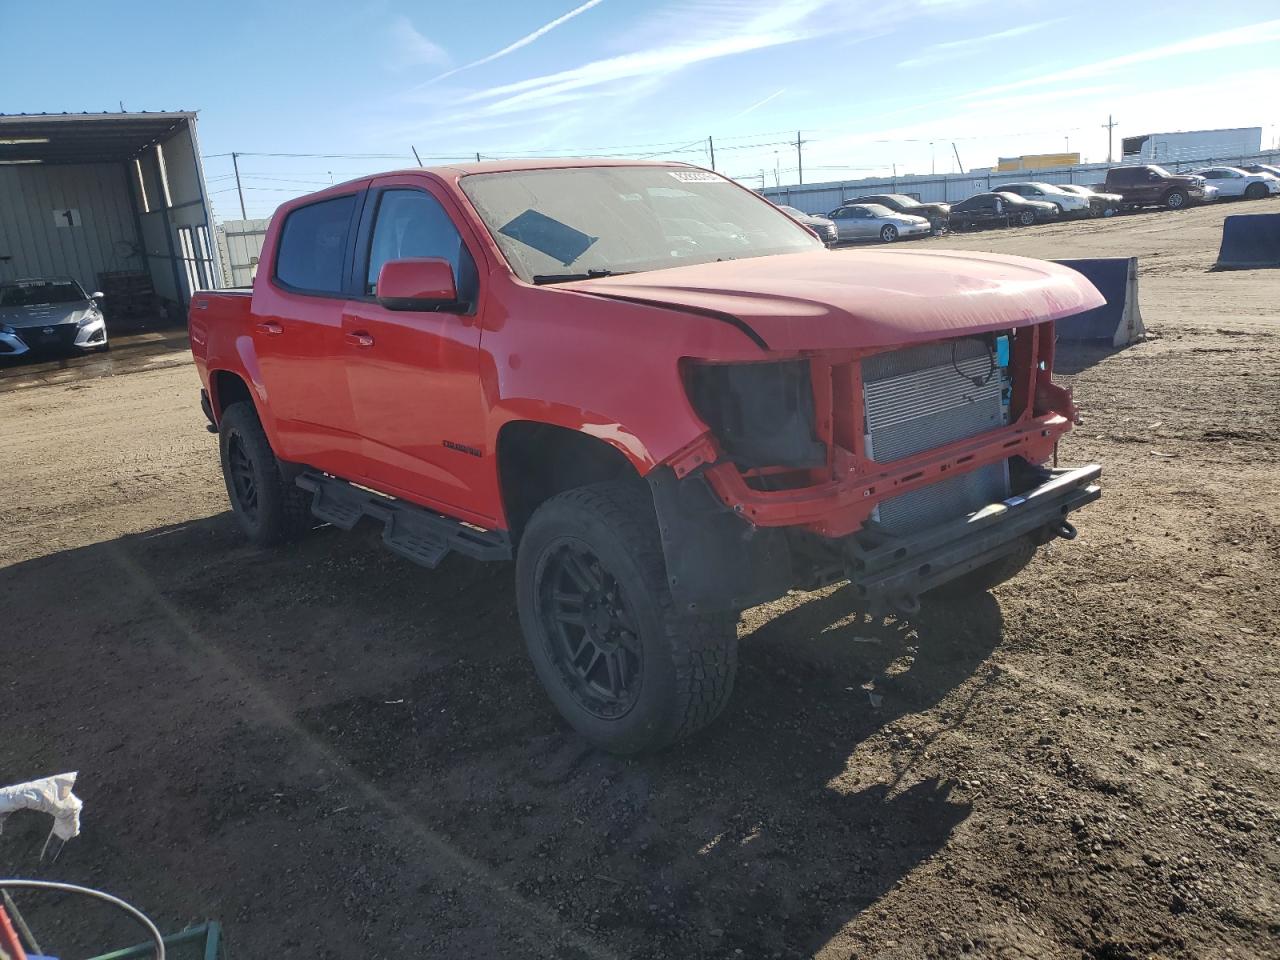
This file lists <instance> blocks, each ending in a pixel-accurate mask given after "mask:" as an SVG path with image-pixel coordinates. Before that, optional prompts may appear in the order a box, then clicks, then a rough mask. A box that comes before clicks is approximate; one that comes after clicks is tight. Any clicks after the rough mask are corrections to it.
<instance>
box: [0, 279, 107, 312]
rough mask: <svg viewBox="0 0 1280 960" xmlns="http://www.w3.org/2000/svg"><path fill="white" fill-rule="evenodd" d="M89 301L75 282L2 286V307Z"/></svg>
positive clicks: (31, 282)
mask: <svg viewBox="0 0 1280 960" xmlns="http://www.w3.org/2000/svg"><path fill="white" fill-rule="evenodd" d="M88 299H89V298H88V297H86V296H85V295H84V291H83V290H81V289H80V284H78V283H76V282H75V281H74V280H28V281H19V282H18V283H14V284H5V285H4V286H0V307H29V306H34V305H35V304H46V303H75V302H76V301H77V300H88Z"/></svg>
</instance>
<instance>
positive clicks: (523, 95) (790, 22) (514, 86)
mask: <svg viewBox="0 0 1280 960" xmlns="http://www.w3.org/2000/svg"><path fill="white" fill-rule="evenodd" d="M829 2H830V0H801V2H793V3H789V4H786V5H784V6H783V7H782V8H765V7H763V6H741V5H738V6H740V9H741V12H743V13H745V14H746V15H745V16H742V17H741V18H740V19H739V21H738V22H737V23H735V24H731V25H724V24H721V25H719V26H722V27H724V28H725V29H721V30H717V31H716V35H714V36H704V37H701V38H699V37H696V36H695V37H688V36H687V32H686V36H685V37H683V38H680V39H675V40H671V41H668V42H667V43H665V44H658V45H655V46H652V47H649V48H646V49H643V50H639V51H636V52H633V53H625V54H620V55H618V56H614V57H607V58H605V59H602V60H593V61H591V62H588V63H585V64H583V65H582V66H579V67H573V68H571V69H569V70H561V71H559V72H557V73H551V74H544V75H542V76H537V77H530V78H528V79H525V80H519V81H516V82H514V83H506V84H500V85H497V86H493V87H489V88H488V89H485V90H479V91H476V92H475V93H472V94H470V95H468V96H466V97H464V98H463V99H462V102H464V103H470V104H482V106H478V107H475V108H473V109H475V110H478V111H479V112H482V113H486V114H500V113H506V112H510V111H514V110H527V109H531V108H534V107H542V106H546V105H548V104H563V103H565V102H567V101H566V98H567V97H568V98H569V99H572V97H571V96H570V95H572V94H576V95H577V96H578V97H586V96H589V95H594V91H595V90H597V89H598V88H600V87H603V86H606V85H609V84H614V83H618V82H620V81H643V82H650V81H652V80H653V79H654V78H660V77H662V76H666V75H669V74H671V73H674V72H676V71H678V70H682V69H684V68H686V67H690V66H693V65H695V64H699V63H704V62H706V61H710V60H717V59H721V58H724V57H731V56H736V55H740V54H744V53H749V52H751V51H754V50H763V49H767V48H769V47H778V46H783V45H786V44H791V43H796V42H798V41H800V40H806V39H810V38H812V37H815V36H820V35H821V34H822V33H824V32H828V31H829V30H830V29H831V27H829V26H827V27H824V26H823V25H821V24H819V23H818V22H817V21H816V19H815V18H814V17H813V14H814V13H816V12H817V11H818V10H820V9H822V8H823V7H825V6H827V5H828V3H829ZM686 26H687V24H686Z"/></svg>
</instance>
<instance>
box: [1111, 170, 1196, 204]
mask: <svg viewBox="0 0 1280 960" xmlns="http://www.w3.org/2000/svg"><path fill="white" fill-rule="evenodd" d="M1102 192H1104V193H1116V194H1119V195H1120V197H1121V203H1122V204H1123V205H1124V207H1125V208H1126V209H1132V208H1133V207H1167V208H1168V209H1170V210H1181V209H1182V208H1184V207H1186V206H1187V205H1188V204H1192V203H1203V202H1204V195H1205V190H1204V180H1203V178H1201V177H1194V176H1180V175H1178V174H1172V173H1170V172H1169V171H1168V170H1166V169H1165V168H1164V167H1161V166H1157V165H1156V164H1146V165H1144V166H1136V167H1112V168H1111V169H1110V170H1108V171H1107V180H1106V183H1105V184H1104V185H1103V191H1102Z"/></svg>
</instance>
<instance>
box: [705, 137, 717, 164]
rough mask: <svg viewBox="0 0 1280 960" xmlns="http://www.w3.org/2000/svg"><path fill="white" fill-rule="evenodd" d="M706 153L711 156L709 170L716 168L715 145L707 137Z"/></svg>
mask: <svg viewBox="0 0 1280 960" xmlns="http://www.w3.org/2000/svg"><path fill="white" fill-rule="evenodd" d="M707 151H708V152H709V153H710V154H711V169H712V170H714V169H715V168H716V145H715V141H713V140H712V139H711V138H710V137H707Z"/></svg>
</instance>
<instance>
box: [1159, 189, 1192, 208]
mask: <svg viewBox="0 0 1280 960" xmlns="http://www.w3.org/2000/svg"><path fill="white" fill-rule="evenodd" d="M1164 205H1165V206H1166V207H1168V208H1169V209H1170V210H1181V209H1182V208H1183V207H1185V206H1186V205H1187V195H1186V194H1185V193H1184V192H1183V191H1181V190H1170V191H1169V192H1168V193H1167V194H1165V198H1164Z"/></svg>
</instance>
